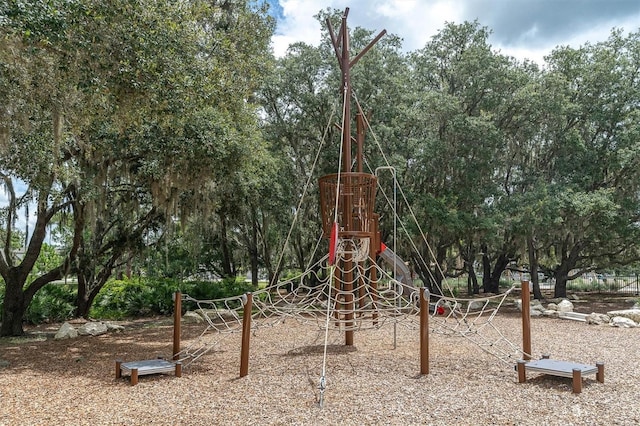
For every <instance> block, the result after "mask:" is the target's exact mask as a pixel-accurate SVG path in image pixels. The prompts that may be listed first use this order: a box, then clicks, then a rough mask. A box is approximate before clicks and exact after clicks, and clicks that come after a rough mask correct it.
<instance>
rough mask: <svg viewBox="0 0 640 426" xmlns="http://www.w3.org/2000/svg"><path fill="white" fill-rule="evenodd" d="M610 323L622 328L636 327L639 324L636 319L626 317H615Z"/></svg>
mask: <svg viewBox="0 0 640 426" xmlns="http://www.w3.org/2000/svg"><path fill="white" fill-rule="evenodd" d="M610 324H611V326H612V327H621V328H635V327H637V326H638V324H636V323H635V321H633V320H632V319H629V318H626V317H613V319H612V320H611V323H610Z"/></svg>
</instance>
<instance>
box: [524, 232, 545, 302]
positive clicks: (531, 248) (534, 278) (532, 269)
mask: <svg viewBox="0 0 640 426" xmlns="http://www.w3.org/2000/svg"><path fill="white" fill-rule="evenodd" d="M527 251H528V252H529V273H530V275H531V284H532V286H533V298H534V299H537V300H542V292H541V291H540V282H539V280H538V253H537V251H536V248H535V245H534V241H533V237H532V236H529V237H528V238H527Z"/></svg>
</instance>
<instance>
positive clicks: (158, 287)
mask: <svg viewBox="0 0 640 426" xmlns="http://www.w3.org/2000/svg"><path fill="white" fill-rule="evenodd" d="M179 289H180V284H179V282H178V281H177V280H175V279H161V278H155V279H144V278H134V279H125V280H110V281H108V282H107V283H106V284H105V285H104V287H102V289H101V290H100V293H98V295H97V296H96V299H95V301H94V303H93V306H92V308H91V313H90V316H92V317H94V318H106V319H122V318H127V317H140V316H150V315H168V314H170V313H171V312H172V311H173V293H175V291H176V290H179Z"/></svg>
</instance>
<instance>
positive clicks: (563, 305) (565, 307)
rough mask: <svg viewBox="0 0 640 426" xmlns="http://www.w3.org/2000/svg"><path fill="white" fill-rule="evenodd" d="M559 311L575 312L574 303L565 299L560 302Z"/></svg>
mask: <svg viewBox="0 0 640 426" xmlns="http://www.w3.org/2000/svg"><path fill="white" fill-rule="evenodd" d="M557 311H558V312H573V303H571V302H570V301H568V300H567V299H564V300H563V301H562V302H560V303H558V309H557Z"/></svg>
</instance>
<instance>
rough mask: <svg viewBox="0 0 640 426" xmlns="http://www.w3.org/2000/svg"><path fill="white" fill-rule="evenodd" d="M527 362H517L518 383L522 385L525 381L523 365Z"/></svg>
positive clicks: (521, 360) (525, 373) (525, 371)
mask: <svg viewBox="0 0 640 426" xmlns="http://www.w3.org/2000/svg"><path fill="white" fill-rule="evenodd" d="M526 364H527V361H525V360H523V359H519V360H518V383H524V382H526V381H527V370H526V367H525V365H526Z"/></svg>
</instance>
